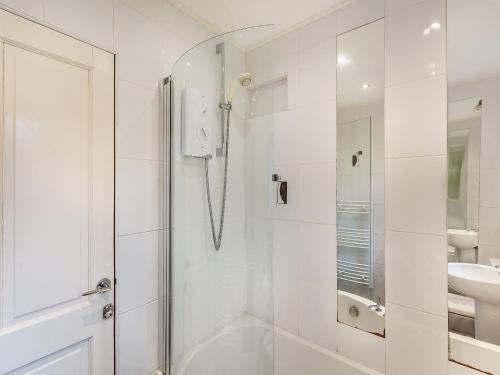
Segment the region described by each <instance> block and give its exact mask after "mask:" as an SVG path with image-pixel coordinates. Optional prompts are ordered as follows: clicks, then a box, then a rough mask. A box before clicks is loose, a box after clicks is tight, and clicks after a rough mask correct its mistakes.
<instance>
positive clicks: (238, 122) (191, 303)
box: [164, 27, 284, 375]
mask: <svg viewBox="0 0 500 375" xmlns="http://www.w3.org/2000/svg"><path fill="white" fill-rule="evenodd" d="M266 29H267V27H255V28H248V29H244V30H239V31H236V32H232V33H228V34H224V35H221V36H217V37H214V38H212V39H209V40H207V41H205V42H203V43H201V44H199V45H198V46H196V47H194V48H193V49H191V50H190V51H188V52H187V53H185V54H184V55H183V56H182V57H181V58H180V59H179V60H178V61H177V62H176V64H175V66H174V68H173V70H172V75H171V76H170V77H168V78H166V79H165V82H164V94H165V95H164V100H165V102H164V104H165V132H166V134H165V135H166V137H165V139H167V143H168V145H167V147H166V148H165V153H166V155H165V160H166V161H167V163H166V168H165V170H166V171H167V173H166V178H165V184H166V190H167V195H166V196H167V199H166V202H165V203H166V205H165V212H166V213H167V228H168V230H166V231H165V232H166V237H167V238H166V244H167V245H166V270H167V272H166V285H165V286H166V289H167V296H168V298H167V299H166V300H167V301H166V306H165V327H166V332H167V334H166V338H165V341H166V342H165V358H166V361H165V362H166V363H165V367H166V368H165V370H166V373H169V374H171V375H199V374H222V375H224V374H227V375H232V374H248V375H251V374H262V375H267V374H269V375H271V374H272V373H273V329H272V324H273V272H272V270H273V252H272V250H273V241H272V220H271V219H272V217H271V216H272V208H273V206H274V205H275V204H277V203H276V201H275V194H276V191H277V190H276V189H279V188H280V187H281V186H282V185H283V184H282V182H280V181H273V171H272V132H273V129H272V120H273V113H274V105H273V102H274V100H273V97H274V96H273V95H267V96H264V97H263V99H262V100H261V99H260V98H261V97H259V96H258V91H259V89H261V90H262V92H263V93H266V92H268V91H269V90H271V91H273V90H274V91H277V92H278V94H279V92H282V91H283V90H279V89H275V88H274V87H275V86H276V83H275V82H266V81H256V80H255V79H254V80H253V82H252V79H253V78H254V77H252V72H247V71H246V67H245V54H244V52H243V50H242V49H240V48H238V43H239V42H241V41H242V40H252V38H254V37H255V36H257V35H259V34H260V33H263V32H266ZM247 38H249V39H247ZM257 79H258V77H257ZM250 83H252V85H250ZM280 100H283V99H280ZM261 103H262V104H261ZM251 109H252V111H253V110H255V111H253V112H250V110H251ZM283 186H284V185H283ZM281 190H283V188H282V189H281ZM281 193H282V194H281V195H280V197H282V195H283V192H281Z"/></svg>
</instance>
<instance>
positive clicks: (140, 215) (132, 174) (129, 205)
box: [118, 159, 160, 235]
mask: <svg viewBox="0 0 500 375" xmlns="http://www.w3.org/2000/svg"><path fill="white" fill-rule="evenodd" d="M159 176H160V163H159V162H153V161H145V160H134V159H119V161H118V223H119V233H120V235H123V234H131V233H140V232H146V231H151V230H156V229H159V228H160V210H159V207H160V204H159V202H160V178H159Z"/></svg>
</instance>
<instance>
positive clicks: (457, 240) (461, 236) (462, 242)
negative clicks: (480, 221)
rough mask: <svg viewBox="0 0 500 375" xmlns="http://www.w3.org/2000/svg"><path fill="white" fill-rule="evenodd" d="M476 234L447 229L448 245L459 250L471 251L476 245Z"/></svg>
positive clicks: (469, 231)
mask: <svg viewBox="0 0 500 375" xmlns="http://www.w3.org/2000/svg"><path fill="white" fill-rule="evenodd" d="M478 238H479V235H478V232H476V231H473V230H464V229H448V245H451V246H453V247H458V248H459V249H472V248H473V247H475V246H477V245H478Z"/></svg>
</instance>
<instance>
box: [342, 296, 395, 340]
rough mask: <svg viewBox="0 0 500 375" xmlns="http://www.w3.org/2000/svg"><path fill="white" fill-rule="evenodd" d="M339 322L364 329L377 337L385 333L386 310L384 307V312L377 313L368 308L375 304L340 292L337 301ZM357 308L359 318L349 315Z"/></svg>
mask: <svg viewBox="0 0 500 375" xmlns="http://www.w3.org/2000/svg"><path fill="white" fill-rule="evenodd" d="M337 301H338V302H337V304H338V305H337V310H338V320H339V321H340V322H342V323H344V324H347V325H349V326H351V327H355V328H359V329H362V330H363V331H366V332H371V333H374V334H377V335H384V333H385V308H384V307H383V306H382V311H375V309H373V308H372V309H370V308H369V307H368V306H370V305H374V304H375V302H373V301H371V300H369V299H367V298H363V297H360V296H357V295H355V294H352V293H348V292H343V291H341V290H339V291H338V300H337ZM352 307H355V308H356V309H357V311H358V315H357V316H353V315H351V314H350V313H349V309H351V308H352Z"/></svg>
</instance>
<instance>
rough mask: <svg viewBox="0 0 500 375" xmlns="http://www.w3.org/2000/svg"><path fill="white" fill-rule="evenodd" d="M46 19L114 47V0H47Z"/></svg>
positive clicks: (77, 33)
mask: <svg viewBox="0 0 500 375" xmlns="http://www.w3.org/2000/svg"><path fill="white" fill-rule="evenodd" d="M45 21H47V22H48V23H50V24H52V25H57V26H58V27H60V28H62V29H63V30H65V31H67V32H69V33H71V34H74V35H77V36H79V37H81V38H83V39H85V40H88V41H91V42H93V43H96V44H98V45H99V46H103V47H105V48H108V49H110V50H111V49H113V0H87V1H81V0H45Z"/></svg>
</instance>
